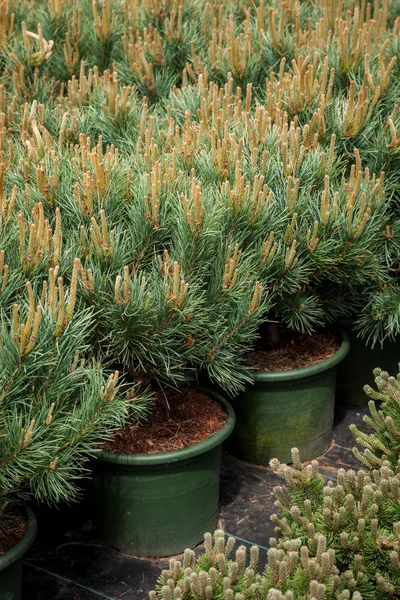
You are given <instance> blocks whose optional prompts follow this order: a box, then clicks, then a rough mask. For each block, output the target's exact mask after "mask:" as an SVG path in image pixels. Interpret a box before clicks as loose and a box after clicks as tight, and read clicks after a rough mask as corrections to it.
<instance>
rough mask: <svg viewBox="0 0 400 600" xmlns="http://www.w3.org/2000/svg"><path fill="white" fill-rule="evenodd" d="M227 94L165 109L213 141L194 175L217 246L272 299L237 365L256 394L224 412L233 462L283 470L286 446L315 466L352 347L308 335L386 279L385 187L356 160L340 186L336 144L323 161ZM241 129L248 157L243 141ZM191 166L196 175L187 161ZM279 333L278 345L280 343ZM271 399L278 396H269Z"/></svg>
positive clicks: (192, 98) (310, 146)
mask: <svg viewBox="0 0 400 600" xmlns="http://www.w3.org/2000/svg"><path fill="white" fill-rule="evenodd" d="M323 70H324V65H323V64H322V65H320V70H317V72H316V74H315V77H316V79H315V89H318V85H319V83H318V82H319V78H320V77H321V78H323V77H322V75H323ZM232 89H233V87H232V82H230V83H229V84H228V85H227V86H225V88H224V90H223V91H224V96H222V94H221V93H220V92H219V91H218V89H217V88H216V86H215V85H213V84H210V85H209V86H207V87H206V86H205V85H204V82H203V81H200V83H199V84H198V85H197V86H187V87H186V88H184V89H182V90H180V91H178V90H176V91H175V96H174V98H173V103H172V106H173V108H175V110H176V112H177V113H178V114H179V112H180V113H182V112H184V114H185V126H184V133H185V135H186V136H187V137H190V136H191V137H192V138H194V137H195V132H196V131H199V130H204V131H209V132H210V135H209V139H208V140H207V135H206V134H204V138H206V139H203V147H202V146H200V147H199V149H198V150H197V161H198V164H199V171H200V165H201V168H203V169H204V171H205V172H207V187H204V188H203V192H202V195H203V200H204V204H205V206H207V204H206V198H207V197H208V196H209V195H210V196H212V197H213V198H214V206H217V207H218V209H219V210H220V211H221V215H222V216H221V217H220V225H219V228H220V230H221V232H222V236H223V237H224V236H226V239H230V240H232V242H233V241H235V242H236V243H237V245H236V251H235V253H234V254H232V256H231V257H230V258H229V261H227V263H229V265H230V266H229V268H231V273H232V274H233V273H234V272H235V271H236V268H237V266H238V264H239V262H240V257H241V253H242V252H245V255H246V253H249V252H250V253H251V256H252V269H253V270H255V272H256V273H257V277H258V279H259V280H260V281H261V282H262V284H263V287H264V288H265V290H266V292H267V295H268V298H269V304H270V310H268V311H266V312H265V313H264V321H266V322H267V323H266V325H265V326H263V327H262V328H261V329H260V335H261V345H260V347H259V348H258V349H257V351H255V352H254V353H253V354H252V355H249V356H247V357H246V361H245V362H247V366H248V367H252V366H253V367H256V369H253V375H254V371H255V370H257V369H258V370H259V371H261V372H260V373H259V374H256V375H255V376H253V381H256V380H257V378H258V377H259V381H260V383H259V385H258V386H257V385H255V386H248V387H247V389H246V392H245V393H244V394H240V395H239V396H238V397H236V398H235V400H234V401H233V402H234V407H235V412H236V415H237V424H236V429H235V432H234V434H233V436H232V437H231V438H230V441H229V444H230V447H231V448H232V451H233V452H234V453H236V454H237V455H238V456H239V457H241V458H244V459H245V460H249V461H250V462H259V463H261V464H268V461H269V460H270V459H271V457H272V455H273V454H278V455H279V456H280V457H283V456H285V457H286V460H290V448H291V447H292V446H293V445H294V443H296V444H297V445H298V446H300V447H301V449H302V451H303V452H304V453H305V456H306V458H312V457H315V456H318V455H319V454H321V453H322V452H323V451H324V450H326V448H327V447H328V446H329V444H330V442H331V437H332V425H333V409H334V398H335V377H336V365H337V364H338V363H339V362H340V361H341V360H342V359H343V358H344V356H345V355H346V353H347V351H348V347H349V344H348V340H347V337H346V335H345V334H344V333H343V334H339V337H338V339H336V336H335V335H334V334H331V333H329V332H322V333H320V332H316V333H315V334H314V335H313V337H310V336H309V335H307V334H308V333H310V332H313V330H315V329H318V328H321V327H323V326H324V325H325V326H326V325H328V324H329V323H330V322H331V321H333V320H335V319H336V318H337V317H338V316H340V315H341V314H346V313H347V311H349V310H350V308H351V306H352V305H353V304H354V303H356V302H357V301H358V296H359V294H361V293H364V292H365V290H366V289H368V286H372V285H374V284H377V283H378V282H380V281H382V280H383V281H384V280H386V279H387V278H388V275H387V271H386V264H385V261H384V258H383V257H384V255H385V252H386V249H387V240H386V238H385V236H384V235H383V231H384V230H385V225H386V223H387V222H388V221H389V219H390V210H389V207H388V205H387V203H385V202H384V178H383V174H382V175H380V176H379V177H376V175H374V174H370V172H369V171H368V169H365V170H363V168H362V165H361V161H360V156H359V153H358V152H356V153H355V164H353V166H352V168H351V169H350V173H349V176H348V177H346V178H342V177H341V169H342V164H341V158H340V156H337V155H336V152H335V147H336V137H335V136H334V135H333V136H331V138H330V143H329V147H328V148H329V151H328V152H326V151H325V150H324V146H323V145H322V144H320V143H319V142H318V140H317V138H316V137H315V132H314V131H313V128H315V127H316V125H315V123H314V124H308V123H306V124H305V125H304V126H303V127H299V126H296V124H295V123H294V122H291V123H290V125H289V124H288V123H287V122H286V118H284V117H282V120H281V122H279V123H278V124H272V122H271V119H270V118H268V108H267V107H263V106H261V105H259V106H257V108H256V110H255V111H254V112H251V107H252V99H251V98H252V91H251V86H248V88H247V92H246V97H245V100H244V103H245V104H246V106H247V107H248V108H249V109H250V110H248V111H247V112H245V111H244V110H243V109H242V104H243V102H242V99H241V97H240V95H235V94H233V93H232ZM200 99H201V103H202V106H203V109H204V115H205V116H204V117H203V113H202V112H200V111H199V113H198V114H199V115H200V117H199V118H200V123H199V124H197V123H196V121H194V119H192V118H191V116H190V113H189V111H188V110H187V107H188V106H191V107H192V109H193V111H194V113H196V103H200ZM220 106H221V110H222V106H225V107H226V124H225V128H224V129H223V130H221V133H218V132H217V130H216V129H215V128H214V129H213V116H212V114H213V113H212V109H213V110H214V109H215V114H216V115H218V114H219V112H218V109H219V107H220ZM171 112H172V114H174V112H173V111H171ZM210 113H211V116H210V117H207V115H209V114H210ZM203 118H204V120H202V119H203ZM245 128H247V130H248V131H249V134H248V138H245V140H246V143H248V146H246V145H243V142H242V141H241V140H240V132H241V131H243V130H244V129H245ZM227 131H231V132H232V133H230V134H229V135H227V133H226V132H227ZM236 132H237V135H236ZM208 144H210V145H211V153H209V156H208V157H207V154H206V149H207V148H208ZM203 148H204V149H203ZM228 149H229V152H228ZM299 149H300V151H299ZM190 158H191V160H194V164H196V156H195V158H194V159H193V158H192V157H190ZM211 159H213V162H212V163H211ZM207 161H208V162H207ZM250 165H251V167H250ZM256 173H257V174H256ZM221 180H222V181H221ZM302 181H304V183H305V184H306V185H302ZM211 182H212V184H213V185H214V186H215V187H214V188H213V186H212V185H211ZM267 232H268V233H267ZM350 274H352V277H351V278H350ZM271 305H272V310H271ZM271 321H275V323H271ZM284 328H286V331H284V335H283V336H282V339H283V342H284V343H282V342H280V340H279V336H278V335H277V334H279V329H284ZM296 332H301V333H302V334H304V335H301V334H300V333H296ZM273 334H275V335H273ZM313 339H314V347H313V341H312V340H313ZM285 344H286V347H285ZM295 355H296V356H295ZM295 359H296V360H297V364H296V362H295ZM324 359H326V360H324ZM307 363H310V365H311V367H310V370H308V368H307ZM313 363H315V364H313ZM296 366H297V368H296ZM284 369H286V371H284ZM208 371H209V372H211V371H212V368H211V369H208ZM262 371H264V372H262ZM268 371H273V372H268ZM318 374H321V378H320V380H319V381H318V378H317V377H316V376H317V375H318ZM269 381H270V382H271V383H270V385H269V384H268V382H269ZM278 381H281V382H282V386H281V388H280V386H279V385H278ZM263 388H265V389H266V394H265V396H264V401H261V391H260V390H262V389H263ZM298 388H301V389H302V390H303V391H304V395H303V399H304V403H301V402H299V394H298V391H297V390H298ZM279 389H281V391H280V392H279ZM290 389H292V390H293V395H292V399H293V400H292V401H291V399H290V395H289V390H290ZM313 389H314V390H315V394H313V392H312V391H310V390H313ZM267 390H268V391H267ZM271 390H273V392H274V393H275V392H277V394H279V395H278V396H275V395H274V396H273V397H272V396H269V394H268V392H270V391H271ZM268 398H270V399H271V402H270V403H269V401H268ZM269 411H270V412H269ZM285 414H286V415H287V418H283V415H285ZM299 423H302V427H300V426H299ZM266 424H267V425H266ZM264 427H265V429H263V428H264Z"/></svg>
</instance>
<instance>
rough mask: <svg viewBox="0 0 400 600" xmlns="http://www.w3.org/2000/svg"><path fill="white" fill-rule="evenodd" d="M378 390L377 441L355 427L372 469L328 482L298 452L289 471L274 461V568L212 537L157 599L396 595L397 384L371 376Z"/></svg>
mask: <svg viewBox="0 0 400 600" xmlns="http://www.w3.org/2000/svg"><path fill="white" fill-rule="evenodd" d="M375 381H376V384H377V388H378V391H373V390H372V389H371V388H368V389H367V392H368V393H369V395H371V397H373V398H374V399H375V400H380V401H382V402H381V404H380V409H379V410H377V408H376V406H375V402H373V401H371V402H370V413H371V415H370V416H369V417H365V421H366V422H367V423H368V424H369V425H372V427H373V428H374V429H375V432H374V433H373V434H366V433H362V432H360V431H359V430H358V429H357V428H356V427H355V426H351V429H352V431H353V433H354V434H355V435H356V439H357V441H358V442H359V443H360V444H361V445H363V446H364V447H365V448H366V449H365V452H364V453H363V454H361V453H360V451H359V450H358V449H355V450H354V453H355V455H356V456H357V457H358V458H359V459H360V460H361V461H362V462H363V463H364V464H365V465H366V466H367V467H368V469H367V470H364V469H360V470H359V471H354V470H348V471H346V470H344V469H339V471H338V473H337V482H333V481H329V482H328V483H327V484H326V483H325V482H324V479H323V477H322V476H321V475H320V474H319V472H318V463H317V461H312V463H310V464H308V465H303V464H302V463H301V462H300V460H299V455H298V451H297V450H296V449H294V450H293V451H292V455H293V465H292V466H288V465H281V464H280V463H279V461H277V460H273V461H271V466H272V467H273V469H274V470H275V471H276V472H277V473H279V474H280V475H281V476H282V477H283V478H284V480H285V484H286V485H285V487H283V486H276V487H275V488H274V493H275V497H276V501H275V506H276V508H277V509H278V514H274V515H272V517H271V519H272V521H273V522H274V523H275V524H276V527H275V534H276V537H275V538H271V540H270V546H271V547H270V549H269V550H268V563H267V566H266V568H265V570H264V572H259V571H257V561H258V549H257V548H252V549H251V552H250V561H249V562H248V563H247V562H246V561H245V559H244V557H245V556H246V548H245V547H241V548H239V549H238V550H237V552H236V556H235V557H234V558H233V559H229V555H230V553H231V552H232V549H233V546H234V539H233V538H230V539H229V540H228V541H226V540H225V538H224V534H223V532H220V531H218V532H216V533H215V534H214V538H212V537H211V536H210V534H207V536H206V539H205V552H204V554H203V555H201V556H200V557H199V558H198V559H197V560H195V557H194V553H193V552H191V551H187V552H186V554H185V557H184V560H183V563H180V562H179V561H175V560H174V559H173V560H171V562H170V568H169V569H168V570H166V571H163V572H162V574H161V577H160V579H159V581H158V588H157V591H154V592H151V594H150V598H151V600H156V599H157V598H162V600H164V599H167V600H169V599H170V598H171V599H174V598H177V599H180V598H182V599H186V598H188V599H193V600H194V599H195V598H196V599H197V598H201V599H203V598H204V599H205V600H208V599H209V598H210V599H212V600H213V599H221V600H222V599H223V600H226V599H228V600H230V599H235V600H242V599H254V600H258V599H261V598H263V599H265V598H270V599H274V600H275V599H277V600H281V599H283V600H292V599H293V600H295V599H298V600H300V599H302V600H303V599H307V600H314V599H321V600H323V599H325V598H326V599H329V600H333V599H340V600H344V599H346V600H347V599H350V598H352V599H353V600H387V599H389V598H396V596H397V595H398V591H399V589H400V463H399V452H398V435H397V434H398V431H397V428H396V427H397V422H398V416H399V381H400V376H398V377H397V378H395V377H389V375H388V373H385V372H382V371H381V370H380V369H377V370H376V371H375Z"/></svg>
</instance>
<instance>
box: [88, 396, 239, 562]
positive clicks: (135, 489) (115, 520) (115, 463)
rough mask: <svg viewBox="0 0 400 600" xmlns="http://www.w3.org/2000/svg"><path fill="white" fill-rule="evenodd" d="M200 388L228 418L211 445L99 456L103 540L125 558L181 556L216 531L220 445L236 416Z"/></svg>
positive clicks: (98, 497)
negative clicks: (126, 556) (222, 408)
mask: <svg viewBox="0 0 400 600" xmlns="http://www.w3.org/2000/svg"><path fill="white" fill-rule="evenodd" d="M196 389H197V390H198V391H200V392H202V393H204V394H207V396H209V397H210V398H213V399H214V400H216V401H217V402H219V403H220V404H222V406H223V407H224V409H225V410H226V413H227V421H226V423H225V425H224V426H223V428H222V429H221V430H220V431H218V432H217V433H215V434H214V435H212V436H211V437H209V438H208V439H207V440H204V441H202V442H200V443H198V444H195V445H194V446H190V447H188V448H183V449H182V450H175V451H173V452H163V453H157V454H118V453H114V452H106V451H101V452H100V453H99V454H98V455H97V458H98V460H97V465H96V468H95V473H94V490H95V503H96V512H97V523H98V527H99V530H100V535H101V538H102V539H103V541H104V542H105V543H106V544H107V545H109V546H111V547H113V548H116V549H117V550H120V551H121V552H123V553H125V554H129V555H133V556H147V557H159V556H171V555H174V554H178V553H180V552H183V551H184V550H185V548H193V547H194V546H196V545H197V544H198V543H200V542H201V541H202V540H203V539H204V532H205V531H213V530H214V529H215V527H216V524H217V515H218V497H219V478H220V468H221V445H222V442H223V441H224V440H225V439H226V438H227V437H228V436H229V434H230V433H231V431H232V429H233V427H234V424H235V415H234V412H233V410H232V407H231V405H230V404H229V403H228V402H227V401H226V400H225V399H224V398H222V397H221V396H219V395H218V394H216V393H215V392H211V391H209V390H206V389H204V388H196Z"/></svg>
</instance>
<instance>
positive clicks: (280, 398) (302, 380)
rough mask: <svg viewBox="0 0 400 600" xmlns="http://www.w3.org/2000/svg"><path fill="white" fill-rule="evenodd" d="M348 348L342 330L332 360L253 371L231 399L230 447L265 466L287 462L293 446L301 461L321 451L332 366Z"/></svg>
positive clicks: (331, 401) (329, 415)
mask: <svg viewBox="0 0 400 600" xmlns="http://www.w3.org/2000/svg"><path fill="white" fill-rule="evenodd" d="M349 348H350V343H349V339H348V337H347V335H346V333H345V332H342V343H341V346H340V348H339V350H338V351H337V352H336V353H335V354H334V355H333V356H331V357H330V358H327V359H325V360H322V361H320V362H318V363H315V364H313V365H310V366H307V367H304V368H301V369H294V370H292V371H278V372H262V373H254V374H252V376H253V385H249V386H247V387H246V390H245V391H244V392H243V393H241V394H240V395H239V396H237V397H236V398H235V399H234V400H233V401H232V405H233V408H234V410H235V414H236V426H235V429H234V431H233V433H232V435H231V437H230V439H229V442H228V446H227V448H228V451H229V452H230V453H231V454H233V455H234V456H236V457H237V458H240V459H241V460H244V461H246V462H249V463H253V464H256V465H265V466H266V465H268V464H269V461H270V460H271V459H272V458H278V459H279V460H280V461H281V462H284V463H290V462H291V460H292V457H291V449H292V448H298V449H299V451H300V458H301V460H304V461H306V460H311V459H313V458H316V457H317V456H320V455H321V454H322V453H323V452H325V450H327V448H328V447H329V445H330V444H331V441H332V429H333V417H334V405H335V382H336V368H337V365H338V364H339V363H340V362H341V361H342V360H343V359H344V357H345V356H346V354H347V353H348V351H349Z"/></svg>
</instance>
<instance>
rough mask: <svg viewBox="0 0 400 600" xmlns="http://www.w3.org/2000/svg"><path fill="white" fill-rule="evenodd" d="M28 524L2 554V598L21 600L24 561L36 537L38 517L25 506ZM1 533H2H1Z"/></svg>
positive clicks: (0, 563)
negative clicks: (23, 531) (11, 545)
mask: <svg viewBox="0 0 400 600" xmlns="http://www.w3.org/2000/svg"><path fill="white" fill-rule="evenodd" d="M22 512H23V514H24V516H25V517H26V519H27V526H26V530H25V533H24V535H23V536H22V538H21V539H20V540H19V541H18V542H17V543H16V544H15V546H13V547H12V548H11V549H10V550H8V551H7V552H5V553H4V554H2V555H0V598H1V600H21V587H22V561H23V557H24V555H25V554H26V552H28V550H29V548H30V547H31V545H32V544H33V541H34V539H35V537H36V531H37V525H36V518H35V515H34V514H33V512H32V511H31V509H30V508H28V507H26V506H24V507H23V511H22ZM0 535H1V534H0Z"/></svg>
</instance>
